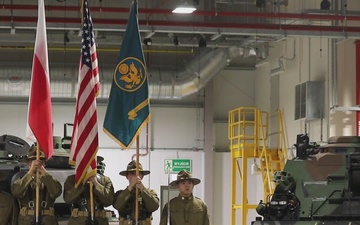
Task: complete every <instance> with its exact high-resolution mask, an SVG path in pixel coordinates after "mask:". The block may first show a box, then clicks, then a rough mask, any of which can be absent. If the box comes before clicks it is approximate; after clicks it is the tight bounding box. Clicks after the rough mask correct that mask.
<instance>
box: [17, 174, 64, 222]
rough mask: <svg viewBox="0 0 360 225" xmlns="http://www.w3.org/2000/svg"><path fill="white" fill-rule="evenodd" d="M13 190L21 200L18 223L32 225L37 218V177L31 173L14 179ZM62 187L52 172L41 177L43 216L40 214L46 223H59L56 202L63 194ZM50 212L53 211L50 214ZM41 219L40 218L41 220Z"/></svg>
mask: <svg viewBox="0 0 360 225" xmlns="http://www.w3.org/2000/svg"><path fill="white" fill-rule="evenodd" d="M11 192H12V194H13V195H14V197H16V198H18V199H19V201H20V207H21V209H20V213H19V219H18V224H19V225H30V224H32V223H33V222H34V218H35V216H34V215H35V213H34V211H35V209H36V206H35V201H36V179H35V177H33V176H31V175H30V174H29V173H26V174H25V175H24V176H23V177H21V178H19V179H17V180H15V181H14V183H13V184H12V185H11ZM61 192H62V187H61V184H60V182H59V181H57V180H55V179H54V178H53V177H52V176H51V175H50V174H47V175H45V176H42V177H40V193H39V202H40V207H39V209H40V210H41V214H42V216H39V219H41V221H42V223H43V224H44V225H56V224H58V222H57V219H56V216H54V203H55V200H56V198H57V197H59V196H60V195H61ZM49 212H52V213H51V214H52V215H51V214H50V215H49V214H48V213H49ZM39 221H40V220H39Z"/></svg>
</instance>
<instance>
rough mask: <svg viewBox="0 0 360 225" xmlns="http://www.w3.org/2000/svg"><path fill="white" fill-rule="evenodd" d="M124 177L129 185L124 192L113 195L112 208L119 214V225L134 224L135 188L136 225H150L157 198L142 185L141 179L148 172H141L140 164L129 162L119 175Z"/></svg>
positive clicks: (157, 204) (157, 202)
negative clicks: (137, 174)
mask: <svg viewBox="0 0 360 225" xmlns="http://www.w3.org/2000/svg"><path fill="white" fill-rule="evenodd" d="M137 165H138V166H139V176H138V177H137V176H136V166H137ZM119 174H120V175H122V176H125V177H126V178H127V179H128V181H129V185H128V186H127V188H126V189H124V190H119V191H117V192H116V193H115V200H114V204H113V206H114V208H115V209H117V210H118V212H119V225H129V224H131V225H133V224H135V222H136V221H135V219H136V217H135V198H136V188H137V189H138V190H139V191H138V205H139V215H138V225H151V220H152V213H153V212H155V211H156V210H157V209H158V208H159V198H158V196H157V194H156V192H155V191H154V190H152V189H149V188H146V187H145V186H144V184H143V183H142V181H141V180H142V178H143V177H144V176H145V175H148V174H150V171H148V170H143V168H142V165H141V164H140V163H136V161H135V160H133V161H131V162H130V163H129V164H128V165H127V168H126V170H124V171H121V172H120V173H119Z"/></svg>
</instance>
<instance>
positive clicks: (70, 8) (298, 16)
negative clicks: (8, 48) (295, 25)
mask: <svg viewBox="0 0 360 225" xmlns="http://www.w3.org/2000/svg"><path fill="white" fill-rule="evenodd" d="M37 7H38V6H37V5H11V4H2V5H1V8H2V9H3V10H4V9H8V10H31V11H37ZM45 8H46V10H47V11H78V12H80V8H79V7H78V6H51V5H48V6H46V7H45ZM91 11H92V12H105V13H106V12H108V13H126V14H128V13H129V8H115V7H91ZM139 13H140V14H172V9H146V8H139ZM192 15H195V16H213V17H228V16H230V17H255V18H277V19H309V20H333V21H345V20H347V21H360V15H347V16H344V15H332V14H310V13H306V14H302V13H270V12H241V11H240V12H229V11H214V10H209V11H205V10H197V11H195V12H194V13H193V14H192Z"/></svg>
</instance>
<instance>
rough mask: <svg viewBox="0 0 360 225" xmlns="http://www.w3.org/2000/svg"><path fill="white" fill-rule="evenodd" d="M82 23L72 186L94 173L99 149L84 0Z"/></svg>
mask: <svg viewBox="0 0 360 225" xmlns="http://www.w3.org/2000/svg"><path fill="white" fill-rule="evenodd" d="M82 20H83V24H82V41H81V57H80V65H79V77H78V95H77V98H76V109H75V110H76V111H75V117H74V127H73V134H72V138H71V147H70V158H69V164H70V165H75V170H76V172H75V181H76V182H75V187H77V186H78V185H79V184H80V183H81V182H83V181H84V180H87V179H88V178H89V177H91V176H93V175H95V174H96V160H95V159H96V154H97V151H98V148H99V140H98V124H97V112H96V96H97V95H98V92H99V86H100V82H99V71H98V61H97V54H96V45H95V39H94V32H93V25H92V20H91V15H90V10H89V7H88V1H87V0H83V4H82Z"/></svg>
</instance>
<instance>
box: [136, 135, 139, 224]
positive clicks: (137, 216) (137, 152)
mask: <svg viewBox="0 0 360 225" xmlns="http://www.w3.org/2000/svg"><path fill="white" fill-rule="evenodd" d="M139 136H140V134H139V135H137V136H136V164H137V165H136V177H139V143H140V141H139ZM138 222H139V189H138V188H135V224H136V225H137V224H138Z"/></svg>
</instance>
